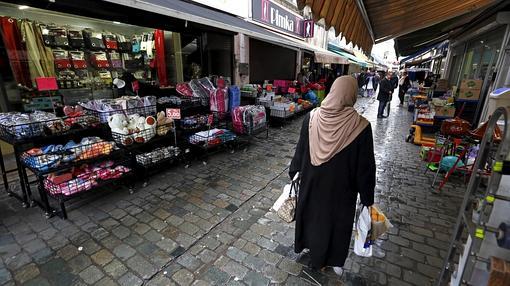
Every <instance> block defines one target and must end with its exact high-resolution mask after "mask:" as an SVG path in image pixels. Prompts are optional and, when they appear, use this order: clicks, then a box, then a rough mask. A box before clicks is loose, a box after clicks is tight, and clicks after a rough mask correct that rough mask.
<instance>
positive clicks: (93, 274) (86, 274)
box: [80, 265, 104, 284]
mask: <svg viewBox="0 0 510 286" xmlns="http://www.w3.org/2000/svg"><path fill="white" fill-rule="evenodd" d="M80 277H81V279H83V281H85V283H87V284H94V283H95V282H97V281H99V280H100V279H101V278H103V277H104V274H103V272H101V270H99V268H97V266H95V265H91V266H89V267H88V268H86V269H85V270H83V271H82V272H80Z"/></svg>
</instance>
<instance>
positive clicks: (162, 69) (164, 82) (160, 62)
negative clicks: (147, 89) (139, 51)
mask: <svg viewBox="0 0 510 286" xmlns="http://www.w3.org/2000/svg"><path fill="white" fill-rule="evenodd" d="M154 45H155V49H156V57H155V61H156V71H157V74H158V79H159V85H160V86H168V77H167V74H166V60H165V32H164V31H163V30H159V29H157V30H155V31H154Z"/></svg>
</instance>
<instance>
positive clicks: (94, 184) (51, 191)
mask: <svg viewBox="0 0 510 286" xmlns="http://www.w3.org/2000/svg"><path fill="white" fill-rule="evenodd" d="M77 170H78V171H77ZM66 171H67V173H64V174H62V173H52V174H50V175H47V176H44V177H41V180H40V181H39V186H38V189H39V195H40V197H41V203H42V207H43V209H44V210H45V211H46V216H47V217H51V216H53V215H58V216H59V217H60V218H62V219H67V210H66V206H65V203H66V202H67V201H69V200H70V199H72V198H75V197H76V196H78V195H81V194H83V193H85V192H91V191H94V190H98V189H104V188H105V187H106V186H109V185H111V184H113V183H116V184H117V183H118V182H119V181H120V180H130V179H129V177H130V176H129V175H130V174H131V173H132V172H133V170H132V167H131V159H130V158H128V157H125V156H123V155H120V156H118V157H109V158H108V159H105V160H99V161H97V162H96V163H94V164H91V165H88V164H82V165H80V164H77V165H76V166H74V167H72V168H70V169H68V170H66ZM131 177H132V176H131ZM128 185H129V186H130V187H129V188H130V192H132V183H129V184H128ZM49 198H52V199H54V200H55V201H57V202H58V204H59V210H57V209H55V208H53V207H52V206H51V204H50V202H49Z"/></svg>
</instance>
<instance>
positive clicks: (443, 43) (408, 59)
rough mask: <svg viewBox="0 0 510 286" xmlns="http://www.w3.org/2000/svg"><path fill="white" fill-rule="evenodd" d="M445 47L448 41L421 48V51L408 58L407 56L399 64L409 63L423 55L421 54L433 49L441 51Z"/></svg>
mask: <svg viewBox="0 0 510 286" xmlns="http://www.w3.org/2000/svg"><path fill="white" fill-rule="evenodd" d="M445 46H446V47H447V46H448V41H444V42H441V43H439V44H435V45H432V46H429V47H426V48H423V49H421V50H419V51H417V52H416V53H414V54H412V55H410V56H408V57H406V58H403V59H401V60H400V63H401V64H402V63H405V62H408V61H410V60H412V59H414V58H416V57H418V56H420V55H423V54H425V53H427V52H429V51H431V50H433V49H442V48H443V47H445ZM406 64H407V63H406Z"/></svg>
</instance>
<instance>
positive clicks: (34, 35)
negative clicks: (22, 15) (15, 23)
mask: <svg viewBox="0 0 510 286" xmlns="http://www.w3.org/2000/svg"><path fill="white" fill-rule="evenodd" d="M21 35H22V39H23V41H24V42H25V45H26V48H27V54H28V66H29V68H30V75H31V77H32V79H34V80H35V78H37V77H54V76H55V67H54V58H53V53H52V52H51V48H49V47H46V46H45V45H44V41H43V37H42V34H41V30H40V29H39V27H37V26H36V24H35V23H33V22H31V21H28V20H21Z"/></svg>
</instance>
